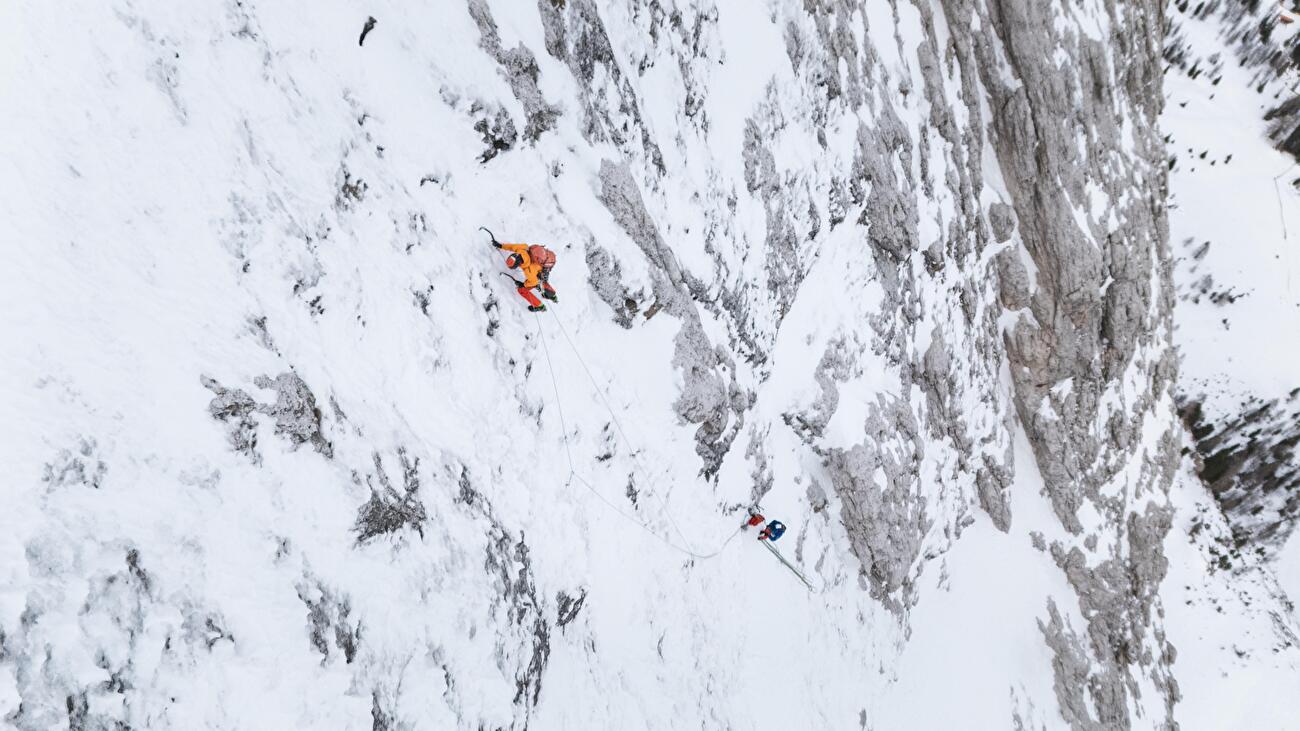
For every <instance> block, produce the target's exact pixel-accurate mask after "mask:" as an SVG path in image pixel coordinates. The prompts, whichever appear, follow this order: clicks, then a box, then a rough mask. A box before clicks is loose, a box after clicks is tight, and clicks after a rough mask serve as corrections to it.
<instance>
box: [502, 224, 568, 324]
mask: <svg viewBox="0 0 1300 731" xmlns="http://www.w3.org/2000/svg"><path fill="white" fill-rule="evenodd" d="M484 230H485V231H486V230H487V229H484ZM488 235H489V236H491V232H490V231H489V232H488ZM492 245H493V246H495V247H496V248H498V249H503V250H505V251H509V252H510V256H508V257H506V266H508V267H510V268H511V269H518V270H519V271H520V272H521V273H522V274H523V275H524V280H523V281H522V282H521V281H519V280H518V279H515V278H514V277H510V279H512V280H514V283H515V287H516V288H517V289H516V291H517V292H519V296H520V297H523V298H524V299H525V300H527V301H528V311H529V312H545V311H546V305H544V304H542V303H541V301H540V300H538V299H537V297H536V296H535V295H534V294H533V293H532V291H531V290H533V289H541V291H542V297H544V298H546V299H548V300H550V301H552V302H559V301H560V296H559V295H558V294H556V292H555V288H554V287H552V286H551V283H550V282H549V281H547V280H548V279H549V278H550V276H551V268H552V267H554V266H555V258H556V257H555V252H553V251H551V250H550V249H548V248H546V247H545V246H542V245H541V244H531V245H530V244H503V243H501V242H500V241H497V240H496V237H495V236H493V237H492ZM506 276H510V275H506Z"/></svg>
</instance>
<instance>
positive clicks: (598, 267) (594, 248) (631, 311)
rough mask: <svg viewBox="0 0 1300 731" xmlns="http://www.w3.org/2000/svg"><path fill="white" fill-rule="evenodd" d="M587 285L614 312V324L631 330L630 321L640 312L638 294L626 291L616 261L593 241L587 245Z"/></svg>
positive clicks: (620, 270)
mask: <svg viewBox="0 0 1300 731" xmlns="http://www.w3.org/2000/svg"><path fill="white" fill-rule="evenodd" d="M587 283H588V284H590V285H591V288H592V290H593V291H594V292H595V293H596V296H597V297H599V298H600V299H601V301H602V302H604V303H605V304H607V305H609V308H610V309H611V310H613V311H614V322H617V323H618V324H619V326H620V327H622V328H624V329H627V328H631V327H632V319H633V318H634V317H635V316H636V315H637V313H638V312H639V311H640V307H641V305H640V302H638V299H639V297H640V293H639V292H638V293H635V294H634V293H632V292H630V291H628V288H627V285H625V284H623V270H622V267H621V266H619V263H618V260H617V259H615V258H614V257H613V256H612V255H611V254H610V253H609V252H608V251H606V250H605V249H604V248H602V247H601V246H600V245H599V244H597V243H596V242H594V241H592V242H591V243H589V244H588V245H587Z"/></svg>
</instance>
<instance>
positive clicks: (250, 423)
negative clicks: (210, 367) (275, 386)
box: [200, 376, 262, 464]
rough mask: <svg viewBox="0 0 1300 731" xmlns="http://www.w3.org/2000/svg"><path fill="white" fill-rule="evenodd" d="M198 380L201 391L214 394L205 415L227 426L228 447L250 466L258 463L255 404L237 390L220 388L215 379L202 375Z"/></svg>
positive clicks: (259, 458) (260, 459) (251, 398)
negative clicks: (201, 386) (247, 459)
mask: <svg viewBox="0 0 1300 731" xmlns="http://www.w3.org/2000/svg"><path fill="white" fill-rule="evenodd" d="M200 381H201V382H202V383H203V386H204V388H206V389H208V390H209V391H211V392H212V393H213V394H215V397H214V398H213V399H212V401H211V402H210V403H209V404H208V413H209V414H211V415H212V418H214V419H216V420H217V421H220V422H222V423H224V424H226V425H227V432H226V438H227V439H228V440H229V441H230V446H231V448H232V449H234V450H235V451H236V452H239V453H240V454H242V455H244V456H246V457H248V458H249V459H250V460H252V461H253V464H260V463H261V461H262V456H261V455H260V454H258V452H257V422H256V421H254V420H253V412H254V411H256V410H257V402H256V401H254V400H253V397H252V396H249V395H248V394H247V393H244V392H243V391H241V390H239V389H237V388H236V389H229V388H226V387H225V386H222V385H221V384H220V383H218V382H217V381H216V379H213V378H209V377H207V376H202V377H201V378H200Z"/></svg>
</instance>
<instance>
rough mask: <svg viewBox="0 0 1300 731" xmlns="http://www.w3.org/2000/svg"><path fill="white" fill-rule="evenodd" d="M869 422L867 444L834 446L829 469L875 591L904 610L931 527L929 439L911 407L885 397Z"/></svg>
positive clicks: (853, 544) (865, 575)
mask: <svg viewBox="0 0 1300 731" xmlns="http://www.w3.org/2000/svg"><path fill="white" fill-rule="evenodd" d="M865 426H866V433H867V439H866V440H865V441H864V442H862V443H861V444H858V445H855V446H854V447H853V448H852V449H848V450H842V449H831V450H829V452H828V453H827V456H826V469H827V471H828V472H829V473H830V476H831V486H832V487H833V488H834V489H835V493H836V494H837V495H838V496H839V499H840V505H841V508H840V510H841V521H842V523H843V524H844V528H845V530H846V531H847V532H848V538H849V547H850V549H851V550H852V551H853V554H854V555H855V556H856V557H857V559H858V561H859V562H861V564H862V577H863V578H864V580H865V581H866V582H867V583H868V584H869V586H870V590H871V595H872V596H873V597H875V598H876V599H879V600H881V601H882V602H884V603H885V604H886V606H889V607H890V608H892V609H894V610H895V611H901V610H902V608H903V607H905V606H907V605H908V604H910V603H911V596H910V595H911V593H912V590H913V575H914V571H915V570H916V568H917V567H916V562H917V559H918V558H919V557H920V554H921V548H922V541H923V539H924V537H925V534H926V531H927V530H929V527H930V520H929V519H928V518H927V517H926V509H925V499H924V497H923V496H922V495H921V494H920V493H919V490H918V487H919V486H918V485H917V479H916V465H917V464H918V463H919V461H920V459H921V456H922V453H923V444H924V443H923V441H922V440H921V438H920V436H919V434H918V433H917V425H916V423H915V421H914V419H913V417H912V412H911V411H910V410H909V409H907V408H906V405H905V404H897V403H890V402H887V401H885V400H884V398H883V397H881V400H880V401H879V402H878V403H877V404H876V405H873V407H872V408H871V411H870V415H869V416H868V419H867V424H866V425H865Z"/></svg>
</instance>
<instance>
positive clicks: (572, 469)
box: [536, 316, 744, 559]
mask: <svg viewBox="0 0 1300 731" xmlns="http://www.w3.org/2000/svg"><path fill="white" fill-rule="evenodd" d="M536 320H537V337H538V338H539V339H540V340H541V341H542V353H543V354H544V355H545V356H546V368H547V372H548V373H549V375H550V377H551V388H552V389H553V390H554V392H555V410H556V412H557V413H558V414H559V416H560V429H561V430H562V436H563V437H564V452H565V455H566V456H567V457H568V460H569V477H568V479H567V480H566V481H565V483H564V484H565V485H566V486H567V485H571V484H572V483H573V482H574V481H575V480H576V481H577V482H578V484H580V485H582V486H583V487H584V488H586V489H587V491H588V492H590V493H591V494H592V495H595V496H596V498H597V499H599V500H600V501H601V502H602V503H604V504H605V505H606V506H608V507H609V508H610V509H611V510H613V511H614V512H616V513H618V514H619V515H621V516H623V518H624V519H626V520H628V521H629V522H631V523H634V524H636V525H637V526H638V527H639V528H641V530H643V531H645V532H646V533H649V534H650V535H651V536H654V538H655V539H657V540H658V541H659V542H661V543H663V544H664V545H666V546H668V547H669V548H672V549H673V550H675V551H679V552H681V553H683V554H685V555H687V556H690V557H692V558H696V559H708V558H713V557H714V556H717V555H718V554H720V553H722V551H723V549H725V548H726V547H727V545H728V544H729V543H731V541H732V539H734V538H735V537H736V536H737V535H739V534H740V531H741V530H743V529H744V526H740V527H737V528H736V530H734V531H732V533H731V535H729V536H727V539H726V540H724V541H723V542H722V545H720V546H718V548H717V549H716V550H714V551H713V552H712V553H698V552H696V551H695V550H693V549H692V548H690V547H689V545H690V542H689V541H687V540H686V537H685V536H684V535H682V532H681V529H680V528H677V523H676V521H674V520H673V519H672V514H671V513H668V515H667V517H668V520H669V522H670V523H672V524H673V527H674V528H675V529H676V530H677V533H678V535H679V536H682V541H683V542H684V543H686V544H687V546H688V547H683V546H679V545H677V544H676V543H674V542H672V541H671V540H669V539H667V538H665V537H664V536H662V535H660V534H659V533H658V532H657V531H655V530H654V529H653V528H651V527H650V526H648V525H646V524H645V523H644V522H642V521H641V520H639V519H637V517H636V516H634V515H632V514H630V513H628V512H627V511H625V510H623V509H622V508H621V507H619V506H618V505H617V504H615V503H614V502H612V501H610V500H609V499H608V498H606V497H605V496H604V495H602V494H601V492H600V491H599V490H597V489H596V488H595V486H594V485H592V484H591V483H590V482H588V481H587V479H586V478H584V477H583V476H582V475H580V474H578V470H577V466H576V464H575V463H574V461H573V450H572V448H571V447H570V446H569V430H568V426H567V425H566V423H565V420H564V406H563V405H562V404H561V403H560V385H559V382H558V381H556V379H555V365H554V363H553V362H552V361H551V349H550V347H549V346H548V345H547V344H546V333H545V331H544V330H543V328H542V318H541V317H540V316H538V317H537V318H536ZM556 324H557V325H558V324H559V320H558V319H557V320H556ZM560 331H561V332H562V333H563V332H564V327H563V326H562V325H561V326H560ZM564 338H565V340H566V341H568V343H569V347H571V348H573V352H574V355H575V356H577V357H578V362H579V363H582V368H583V370H585V371H586V372H587V377H588V378H591V379H592V383H593V385H594V384H595V379H594V378H592V376H591V371H590V370H589V369H588V368H587V364H586V363H585V362H583V360H582V356H581V354H579V353H578V350H577V348H574V347H573V341H572V340H571V339H569V336H568V334H567V333H565V335H564ZM596 392H597V393H598V394H600V398H601V401H602V402H604V403H605V408H606V409H609V412H610V416H611V417H614V422H615V426H616V427H617V428H618V430H619V433H620V435H622V433H623V429H622V426H621V425H619V424H618V417H617V416H615V414H614V410H613V409H612V408H610V406H609V403H608V402H607V401H605V396H604V394H603V393H600V389H599V388H597V389H596ZM623 438H624V441H625V442H626V436H625V435H624V437H623ZM628 449H629V452H631V448H630V447H629V448H628ZM633 455H634V456H633V458H634V460H635V453H634V452H633ZM661 505H663V507H664V512H665V513H667V505H666V504H664V503H662V502H661Z"/></svg>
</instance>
